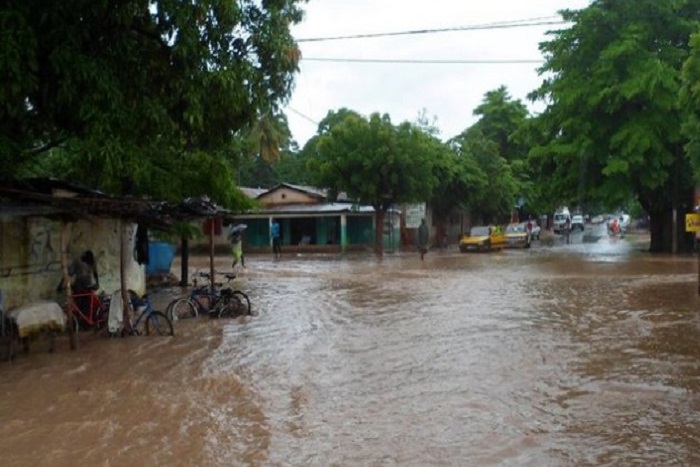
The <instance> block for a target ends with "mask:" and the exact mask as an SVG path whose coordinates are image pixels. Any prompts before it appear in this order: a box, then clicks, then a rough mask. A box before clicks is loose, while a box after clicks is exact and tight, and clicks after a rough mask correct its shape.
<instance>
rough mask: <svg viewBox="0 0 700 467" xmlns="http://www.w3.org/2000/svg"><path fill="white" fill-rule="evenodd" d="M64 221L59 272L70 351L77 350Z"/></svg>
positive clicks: (63, 223)
mask: <svg viewBox="0 0 700 467" xmlns="http://www.w3.org/2000/svg"><path fill="white" fill-rule="evenodd" d="M66 230H67V226H66V221H64V220H63V219H62V220H61V271H62V274H63V284H64V285H65V286H66V295H67V298H68V313H67V314H68V316H67V320H68V324H67V326H68V342H69V343H70V349H71V350H75V349H76V348H78V344H77V340H76V337H75V328H74V327H73V290H72V288H71V283H70V276H69V275H68V232H66Z"/></svg>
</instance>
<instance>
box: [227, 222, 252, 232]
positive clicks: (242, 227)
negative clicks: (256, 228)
mask: <svg viewBox="0 0 700 467" xmlns="http://www.w3.org/2000/svg"><path fill="white" fill-rule="evenodd" d="M247 228H248V226H247V225H245V224H238V225H234V226H233V227H230V229H229V232H230V233H232V234H235V233H238V232H243V231H244V230H245V229H247Z"/></svg>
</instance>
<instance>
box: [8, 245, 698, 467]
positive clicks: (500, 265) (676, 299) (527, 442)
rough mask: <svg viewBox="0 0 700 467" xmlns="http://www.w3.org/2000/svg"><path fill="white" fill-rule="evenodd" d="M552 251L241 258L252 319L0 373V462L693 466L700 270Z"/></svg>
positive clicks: (64, 353)
mask: <svg viewBox="0 0 700 467" xmlns="http://www.w3.org/2000/svg"><path fill="white" fill-rule="evenodd" d="M560 240H561V239H557V241H556V242H555V243H554V244H544V243H545V242H543V244H542V245H539V244H536V245H535V246H534V247H533V248H532V249H530V250H520V251H515V250H507V251H503V252H499V253H492V254H461V253H459V251H458V249H456V248H455V247H453V248H452V249H450V250H446V251H444V252H439V251H431V252H429V253H428V255H427V256H426V259H425V261H424V262H421V261H420V259H419V256H418V254H417V253H415V254H412V253H401V254H395V255H387V256H386V257H385V258H384V259H383V260H381V261H380V260H378V259H376V258H375V257H374V256H373V255H371V254H366V255H363V254H357V255H348V256H347V257H341V256H318V255H303V256H298V255H295V254H287V255H284V254H283V257H282V258H281V259H280V260H279V261H274V260H273V259H272V258H271V257H270V256H250V257H249V258H246V264H247V265H248V269H246V270H243V271H242V272H241V273H240V278H239V279H237V282H236V285H237V286H238V287H239V288H241V289H242V290H243V291H245V292H247V293H249V295H250V297H251V300H252V303H253V309H254V310H255V312H256V313H257V316H253V317H251V318H246V319H238V320H223V319H222V320H210V319H208V318H199V319H195V320H183V321H178V322H177V323H176V325H175V333H176V335H175V337H174V338H158V337H138V338H126V339H104V338H98V337H94V336H90V335H87V336H81V340H80V347H79V350H78V351H76V352H71V351H69V350H68V345H67V343H66V342H65V340H61V341H59V343H58V349H57V352H56V353H54V354H48V353H45V351H44V347H43V345H42V344H41V343H37V345H35V346H34V347H33V348H32V352H31V353H30V354H29V355H28V356H20V357H19V358H18V359H17V360H16V361H14V362H13V363H6V362H3V363H1V364H0V453H1V454H0V458H2V464H3V465H4V466H14V465H17V466H25V465H52V466H74V465H100V466H122V465H124V466H126V465H129V466H136V465H169V466H170V465H242V464H252V465H279V466H282V465H318V466H325V465H416V466H425V465H532V466H542V465H629V464H643V463H646V464H652V465H700V435H699V434H698V432H697V430H696V427H697V426H698V424H700V345H699V343H700V300H699V298H698V296H697V287H698V285H697V281H698V276H697V267H698V263H697V260H696V259H695V258H694V257H688V256H670V255H667V256H650V255H648V254H646V253H642V252H640V251H639V249H638V246H639V245H638V244H635V243H632V242H630V241H629V240H628V239H625V240H610V239H609V238H607V237H605V236H602V237H601V238H599V239H598V238H597V237H596V236H593V235H590V234H586V235H585V236H581V235H580V234H579V235H578V236H574V239H573V242H572V244H570V245H567V244H564V243H563V242H561V241H560ZM198 261H200V262H199V263H198V265H199V266H200V267H201V268H202V269H203V270H204V269H206V268H207V266H205V264H206V263H205V262H202V259H199V260H198ZM216 264H217V268H218V269H219V270H221V271H222V272H223V271H225V270H226V268H227V267H229V266H230V260H229V258H228V257H220V258H218V260H217V263H216ZM178 271H179V264H175V265H174V267H173V272H178ZM179 292H180V291H179V289H178V293H179ZM159 299H160V300H162V301H164V300H165V297H164V296H161V297H160V298H159ZM161 308H162V307H161Z"/></svg>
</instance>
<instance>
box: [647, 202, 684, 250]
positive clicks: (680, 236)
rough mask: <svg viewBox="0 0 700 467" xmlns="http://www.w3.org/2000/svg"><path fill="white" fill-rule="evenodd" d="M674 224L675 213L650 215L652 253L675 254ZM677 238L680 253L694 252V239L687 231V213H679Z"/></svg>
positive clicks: (650, 245) (650, 246)
mask: <svg viewBox="0 0 700 467" xmlns="http://www.w3.org/2000/svg"><path fill="white" fill-rule="evenodd" d="M673 222H674V219H673V211H666V212H661V213H651V214H649V233H650V234H651V241H650V242H649V252H650V253H672V252H673ZM676 236H677V238H676V240H677V244H678V251H677V252H678V253H688V252H691V251H693V238H692V236H691V235H690V234H688V233H687V232H686V231H685V212H681V211H679V212H678V228H677V230H676Z"/></svg>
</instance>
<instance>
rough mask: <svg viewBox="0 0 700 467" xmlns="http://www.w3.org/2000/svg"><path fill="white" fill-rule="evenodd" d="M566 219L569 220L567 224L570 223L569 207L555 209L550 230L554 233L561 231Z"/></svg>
mask: <svg viewBox="0 0 700 467" xmlns="http://www.w3.org/2000/svg"><path fill="white" fill-rule="evenodd" d="M567 220H568V221H569V225H571V213H570V212H569V208H567V207H563V208H560V209H557V211H556V212H555V213H554V218H553V220H552V230H553V231H554V233H562V232H563V231H564V226H565V225H566V221H567Z"/></svg>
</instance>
